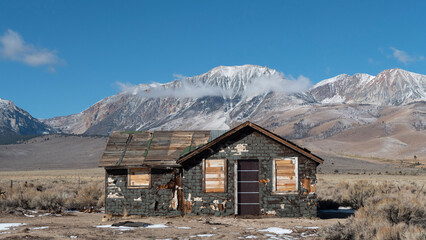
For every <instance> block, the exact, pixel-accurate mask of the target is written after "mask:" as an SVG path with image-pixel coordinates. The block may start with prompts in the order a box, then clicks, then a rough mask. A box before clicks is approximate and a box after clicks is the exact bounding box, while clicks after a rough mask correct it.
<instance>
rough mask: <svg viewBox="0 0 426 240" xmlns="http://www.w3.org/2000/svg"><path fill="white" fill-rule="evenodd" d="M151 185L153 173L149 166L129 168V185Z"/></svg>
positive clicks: (142, 186)
mask: <svg viewBox="0 0 426 240" xmlns="http://www.w3.org/2000/svg"><path fill="white" fill-rule="evenodd" d="M150 185H151V173H150V170H149V168H131V169H129V178H128V186H129V187H140V188H148V187H150Z"/></svg>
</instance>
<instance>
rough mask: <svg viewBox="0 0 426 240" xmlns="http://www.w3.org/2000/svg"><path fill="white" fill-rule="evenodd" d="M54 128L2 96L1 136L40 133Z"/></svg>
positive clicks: (0, 103) (0, 110)
mask: <svg viewBox="0 0 426 240" xmlns="http://www.w3.org/2000/svg"><path fill="white" fill-rule="evenodd" d="M50 132H52V129H51V128H50V127H48V126H46V125H45V124H44V123H42V122H40V121H39V120H38V119H36V118H33V117H32V116H31V115H30V114H29V113H28V112H26V111H25V110H23V109H21V108H19V107H17V106H15V104H14V103H13V102H11V101H9V100H4V99H1V98H0V136H2V137H6V136H16V135H40V134H46V133H50Z"/></svg>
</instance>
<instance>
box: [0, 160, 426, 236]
mask: <svg viewBox="0 0 426 240" xmlns="http://www.w3.org/2000/svg"><path fill="white" fill-rule="evenodd" d="M103 180H104V170H103V169H100V168H96V169H74V170H46V171H19V172H17V171H14V172H0V188H1V191H2V192H5V195H4V196H3V197H2V198H1V199H0V210H1V213H0V214H1V215H0V216H1V217H0V238H8V239H21V238H29V239H64V238H83V239H117V238H120V239H201V238H203V239H205V238H207V239H209V238H210V239H220V238H221V239H238V238H257V239H300V238H304V239H336V240H337V239H425V237H426V235H425V232H426V230H425V229H426V226H425V225H426V205H425V204H426V186H425V184H426V175H424V174H423V175H385V174H382V175H377V174H318V187H317V194H318V198H319V200H320V202H319V204H320V207H321V208H335V209H337V208H339V207H352V208H354V209H357V211H356V213H355V215H354V216H352V217H350V218H348V219H319V218H317V219H291V218H288V219H276V218H258V219H241V218H233V217H227V218H221V217H184V218H181V217H176V218H168V217H150V218H133V217H129V218H127V219H125V220H131V221H134V222H146V223H151V224H163V225H154V228H125V227H117V228H111V227H108V226H107V225H111V224H112V223H115V222H118V221H123V219H118V218H116V219H112V221H109V222H102V216H103V214H102V213H82V212H80V211H71V212H70V210H84V209H90V208H92V207H94V208H102V207H103V198H104V185H103ZM11 181H12V188H10V184H11ZM2 223H24V224H26V225H19V226H16V227H15V228H12V229H10V228H6V229H3V230H2V228H1V226H2ZM212 223H214V224H212ZM100 225H106V226H107V227H105V228H99V227H96V226H100ZM155 227H159V228H155ZM162 228H164V229H162ZM265 229H269V230H265ZM263 230H265V231H263Z"/></svg>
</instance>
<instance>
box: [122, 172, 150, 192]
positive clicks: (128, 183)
mask: <svg viewBox="0 0 426 240" xmlns="http://www.w3.org/2000/svg"><path fill="white" fill-rule="evenodd" d="M137 169H147V172H148V179H149V180H148V181H149V184H148V185H137V186H132V185H130V176H131V172H132V171H135V170H137ZM151 187H152V174H151V168H149V167H135V168H128V169H127V188H132V189H133V188H145V189H149V188H151Z"/></svg>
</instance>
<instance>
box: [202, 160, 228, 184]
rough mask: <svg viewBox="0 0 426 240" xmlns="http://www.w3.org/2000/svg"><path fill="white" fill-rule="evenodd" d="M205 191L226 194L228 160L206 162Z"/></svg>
mask: <svg viewBox="0 0 426 240" xmlns="http://www.w3.org/2000/svg"><path fill="white" fill-rule="evenodd" d="M204 164H205V165H204V189H205V191H206V192H225V189H226V159H207V160H205V161H204Z"/></svg>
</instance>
